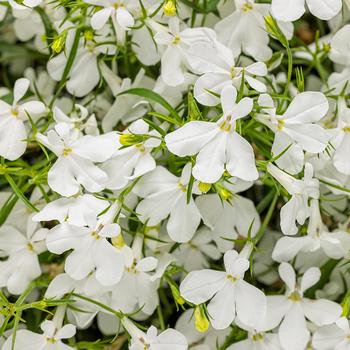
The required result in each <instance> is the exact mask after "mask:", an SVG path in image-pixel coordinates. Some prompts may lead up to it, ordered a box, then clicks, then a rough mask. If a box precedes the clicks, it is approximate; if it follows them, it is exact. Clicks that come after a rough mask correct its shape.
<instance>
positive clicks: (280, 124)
mask: <svg viewBox="0 0 350 350" xmlns="http://www.w3.org/2000/svg"><path fill="white" fill-rule="evenodd" d="M285 124H286V122H285V121H284V120H283V119H277V129H278V130H279V131H281V130H283V129H284V125H285Z"/></svg>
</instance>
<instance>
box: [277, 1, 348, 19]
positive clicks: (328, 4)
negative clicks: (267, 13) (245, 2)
mask: <svg viewBox="0 0 350 350" xmlns="http://www.w3.org/2000/svg"><path fill="white" fill-rule="evenodd" d="M305 2H306V4H307V7H308V8H309V10H310V12H311V13H312V14H313V15H314V16H316V17H318V18H320V19H323V20H330V19H331V18H333V17H334V16H336V15H337V14H338V12H340V10H341V8H342V1H341V0H272V14H273V16H274V17H276V19H278V20H280V21H285V22H288V21H295V20H297V19H299V18H300V17H301V16H302V15H303V14H304V12H305Z"/></svg>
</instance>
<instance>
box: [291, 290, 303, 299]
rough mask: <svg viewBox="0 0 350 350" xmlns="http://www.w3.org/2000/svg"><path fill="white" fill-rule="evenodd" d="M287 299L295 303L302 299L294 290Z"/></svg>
mask: <svg viewBox="0 0 350 350" xmlns="http://www.w3.org/2000/svg"><path fill="white" fill-rule="evenodd" d="M288 299H289V300H291V301H294V302H296V301H300V300H301V299H302V297H301V295H300V293H299V292H298V291H297V290H295V291H294V292H292V293H291V294H290V295H289V297H288Z"/></svg>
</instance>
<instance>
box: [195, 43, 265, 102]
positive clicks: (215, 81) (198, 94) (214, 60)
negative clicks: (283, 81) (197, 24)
mask: <svg viewBox="0 0 350 350" xmlns="http://www.w3.org/2000/svg"><path fill="white" fill-rule="evenodd" d="M191 53H192V55H193V56H194V57H196V56H199V57H203V61H204V62H199V64H198V66H197V67H196V69H197V70H198V71H201V72H203V73H204V74H203V75H202V76H201V77H199V79H198V80H197V81H196V83H195V85H194V91H193V93H194V97H195V98H196V100H197V101H198V102H199V103H201V104H202V105H205V106H215V105H217V104H218V98H217V97H216V96H215V95H214V94H218V95H220V94H221V92H222V90H223V89H224V88H225V86H230V85H233V86H235V87H236V88H237V89H239V88H240V86H241V83H242V79H244V81H246V82H247V83H248V85H249V86H250V87H251V88H252V89H254V90H256V91H258V92H266V86H265V85H264V84H263V83H262V82H260V81H259V80H257V79H256V78H254V76H259V77H263V76H266V75H267V67H266V64H265V63H263V62H256V63H253V64H250V65H249V66H247V67H237V66H236V60H235V58H234V56H233V53H232V50H231V49H229V48H228V47H226V46H224V45H222V44H220V43H217V44H216V47H215V48H211V47H209V46H208V45H201V44H194V45H193V46H192V49H191ZM212 92H213V93H214V94H213V93H212Z"/></svg>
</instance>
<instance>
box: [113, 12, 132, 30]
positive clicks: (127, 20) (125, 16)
mask: <svg viewBox="0 0 350 350" xmlns="http://www.w3.org/2000/svg"><path fill="white" fill-rule="evenodd" d="M117 21H118V23H119V25H120V26H121V27H122V28H123V29H126V30H127V29H129V28H128V27H132V26H133V25H134V23H135V21H134V18H133V17H132V16H131V14H130V13H129V12H128V11H127V10H126V9H125V8H124V7H118V8H117Z"/></svg>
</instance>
